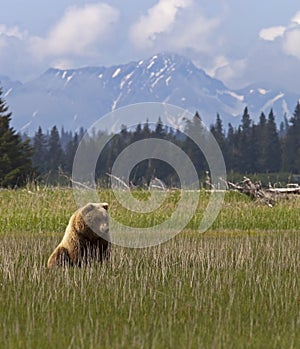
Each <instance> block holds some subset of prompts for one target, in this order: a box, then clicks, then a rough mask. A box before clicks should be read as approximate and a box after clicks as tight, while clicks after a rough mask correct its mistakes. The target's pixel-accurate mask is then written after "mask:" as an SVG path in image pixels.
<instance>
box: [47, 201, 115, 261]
mask: <svg viewBox="0 0 300 349" xmlns="http://www.w3.org/2000/svg"><path fill="white" fill-rule="evenodd" d="M107 209H108V204H107V203H89V204H87V205H85V206H84V207H82V208H79V209H78V210H77V211H75V213H74V214H73V215H72V216H71V218H70V220H69V224H68V226H67V228H66V231H65V234H64V236H63V239H62V241H61V242H60V244H59V245H58V246H57V247H56V249H55V250H54V251H53V253H52V254H51V256H50V257H49V259H48V263H47V265H48V268H53V267H56V266H79V267H80V266H83V265H89V264H90V263H91V262H92V261H97V262H102V261H104V260H106V259H108V258H109V255H110V235H109V216H108V212H107Z"/></svg>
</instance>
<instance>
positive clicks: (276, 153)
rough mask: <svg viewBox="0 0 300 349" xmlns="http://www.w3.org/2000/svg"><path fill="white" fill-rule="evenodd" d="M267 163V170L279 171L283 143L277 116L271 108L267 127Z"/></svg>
mask: <svg viewBox="0 0 300 349" xmlns="http://www.w3.org/2000/svg"><path fill="white" fill-rule="evenodd" d="M265 151H266V154H265V155H266V164H265V166H266V167H265V172H278V171H279V170H280V165H281V145H280V140H279V134H278V131H277V127H276V123H275V117H274V113H273V110H272V109H271V111H270V113H269V116H268V122H267V127H266V149H265Z"/></svg>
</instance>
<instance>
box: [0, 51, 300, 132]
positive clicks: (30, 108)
mask: <svg viewBox="0 0 300 349" xmlns="http://www.w3.org/2000/svg"><path fill="white" fill-rule="evenodd" d="M0 84H1V86H3V92H4V97H5V99H6V101H7V104H8V105H9V107H10V111H12V112H13V120H12V124H13V126H14V127H15V128H16V129H17V130H20V131H25V132H29V133H33V132H35V131H36V130H37V128H38V126H42V128H43V129H49V128H51V127H52V126H53V125H57V126H58V127H59V128H60V127H62V126H63V127H64V128H65V129H66V130H76V129H78V128H80V127H81V126H83V127H84V128H88V127H90V126H91V125H92V124H93V123H94V122H95V121H96V120H98V119H99V117H101V116H104V115H105V114H107V113H109V112H110V111H112V110H115V109H116V108H119V107H123V106H126V105H129V104H132V103H138V102H165V103H169V104H173V105H177V106H179V107H182V108H184V109H188V110H189V111H191V112H192V113H195V111H199V113H200V115H201V117H202V119H203V120H204V122H205V123H206V124H207V125H210V124H211V123H213V122H214V121H215V118H216V114H217V113H219V114H220V116H221V118H222V120H223V122H224V125H225V126H226V125H227V123H228V122H231V123H232V124H234V125H236V124H237V123H239V121H240V116H241V114H242V112H243V109H244V108H245V106H248V109H249V111H250V113H251V116H252V117H253V118H254V119H255V118H258V117H259V114H260V112H261V111H265V112H266V113H268V112H269V110H270V108H271V107H273V108H274V112H275V115H276V116H277V121H280V120H281V119H282V117H283V115H284V113H285V112H286V113H287V115H288V116H289V115H291V113H292V112H293V110H294V108H295V106H296V103H297V100H298V98H299V96H296V95H295V94H290V93H287V92H284V91H276V90H272V89H265V88H263V86H262V87H256V86H254V85H253V86H249V87H247V88H245V89H242V90H238V91H233V90H230V89H229V88H227V87H226V86H225V85H224V84H223V83H222V82H221V81H220V80H217V79H214V78H211V77H210V76H208V75H207V74H206V73H205V72H204V71H203V70H201V69H199V68H197V67H196V66H195V65H194V64H193V63H192V62H191V61H190V60H188V59H186V58H184V57H182V56H178V55H175V54H158V55H155V56H153V57H151V58H149V59H145V60H140V61H138V62H130V63H128V64H123V65H119V66H111V67H87V68H81V69H70V70H59V69H52V68H51V69H49V70H48V71H46V72H45V73H44V74H42V75H41V76H39V77H38V78H36V79H35V80H32V81H30V82H27V83H24V84H21V83H20V82H12V81H10V80H9V79H8V78H3V77H1V76H0ZM157 118H158V116H157ZM141 121H144V120H143V119H142V116H141ZM124 123H125V124H126V120H124Z"/></svg>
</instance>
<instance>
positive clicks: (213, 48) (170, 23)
mask: <svg viewBox="0 0 300 349" xmlns="http://www.w3.org/2000/svg"><path fill="white" fill-rule="evenodd" d="M221 17H222V13H219V18H217V17H216V18H208V17H207V16H206V15H205V13H204V10H203V9H202V8H201V7H200V6H199V4H198V3H197V2H196V1H195V0H159V1H158V2H157V3H156V5H154V6H153V7H151V8H150V9H148V11H147V14H146V15H143V16H141V17H140V18H139V19H138V20H137V21H136V22H135V23H133V25H132V26H131V28H130V32H129V38H130V41H131V43H132V45H133V47H135V48H136V49H137V50H138V51H142V52H145V53H147V54H153V53H156V52H161V51H170V52H176V53H178V54H183V55H187V56H189V57H190V58H192V59H194V60H197V61H201V62H202V64H204V61H206V60H207V57H206V56H208V55H210V56H211V55H219V53H218V52H217V51H218V49H219V48H220V46H222V44H223V42H222V39H223V35H222V34H220V33H218V35H216V29H217V28H218V27H219V25H220V23H221Z"/></svg>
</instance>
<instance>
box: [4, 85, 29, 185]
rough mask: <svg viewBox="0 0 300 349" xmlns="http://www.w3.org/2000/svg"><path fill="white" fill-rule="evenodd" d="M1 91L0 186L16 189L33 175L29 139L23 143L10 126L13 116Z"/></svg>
mask: <svg viewBox="0 0 300 349" xmlns="http://www.w3.org/2000/svg"><path fill="white" fill-rule="evenodd" d="M1 96H2V89H0V186H1V187H14V186H22V185H24V184H25V182H26V180H27V178H28V177H29V176H30V175H31V174H32V172H33V169H32V163H31V151H32V149H31V147H30V145H29V139H27V140H25V141H23V140H22V139H21V137H20V136H19V135H18V134H17V133H16V131H15V130H14V129H13V128H12V127H11V126H10V125H9V124H10V121H11V116H12V114H11V113H10V112H8V106H7V105H6V103H5V102H4V100H3V99H2V98H1Z"/></svg>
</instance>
